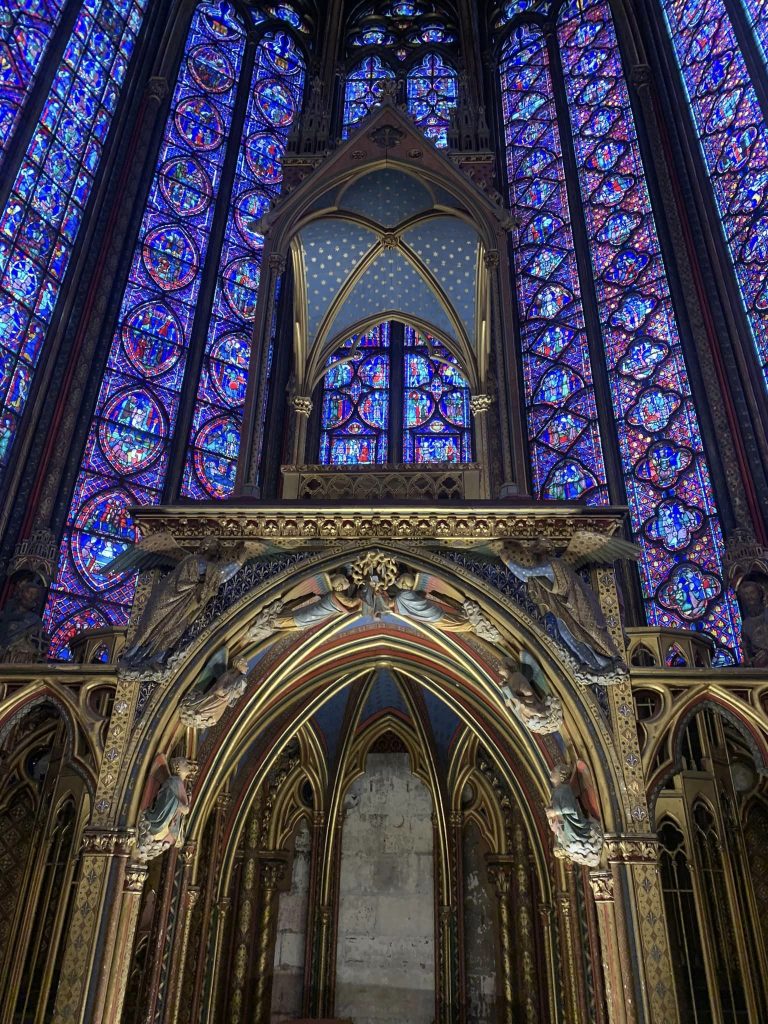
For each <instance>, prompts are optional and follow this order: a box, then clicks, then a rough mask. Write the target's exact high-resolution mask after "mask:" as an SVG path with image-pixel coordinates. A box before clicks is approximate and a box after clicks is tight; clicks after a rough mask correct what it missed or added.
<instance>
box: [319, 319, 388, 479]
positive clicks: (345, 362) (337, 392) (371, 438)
mask: <svg viewBox="0 0 768 1024" xmlns="http://www.w3.org/2000/svg"><path fill="white" fill-rule="evenodd" d="M389 342H390V328H389V324H388V323H383V324H379V326H378V327H375V328H373V329H372V330H370V331H368V332H367V333H365V334H360V335H353V336H352V337H351V338H350V339H349V340H348V341H347V342H346V343H345V344H344V346H343V347H342V348H340V349H338V350H337V351H336V352H335V353H334V354H333V355H332V356H331V357H330V359H329V360H328V366H329V369H328V370H327V371H326V374H325V377H324V378H323V399H322V402H323V405H322V410H321V424H320V430H321V433H320V462H321V463H323V464H324V465H331V466H342V465H367V464H380V463H384V462H386V461H387V453H388V437H387V433H388V430H389Z"/></svg>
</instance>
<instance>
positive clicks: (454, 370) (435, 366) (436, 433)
mask: <svg viewBox="0 0 768 1024" xmlns="http://www.w3.org/2000/svg"><path fill="white" fill-rule="evenodd" d="M403 370H404V373H403V386H404V400H403V462H406V463H412V462H419V463H426V462H471V461H472V435H471V427H470V411H469V387H468V385H467V380H466V378H465V377H464V375H463V374H462V373H461V371H460V370H459V369H458V367H457V365H456V360H455V359H454V358H453V356H451V355H450V354H449V353H448V351H447V350H446V349H445V348H444V347H443V346H442V345H441V344H440V343H439V342H437V341H436V340H435V339H434V338H430V337H428V336H426V335H424V334H422V333H421V332H420V331H416V330H415V329H414V328H413V327H409V326H406V328H405V344H404V347H403Z"/></svg>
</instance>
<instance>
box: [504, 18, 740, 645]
mask: <svg viewBox="0 0 768 1024" xmlns="http://www.w3.org/2000/svg"><path fill="white" fill-rule="evenodd" d="M507 7H508V8H509V9H510V10H511V11H513V14H512V21H511V24H512V26H513V28H512V31H511V33H510V34H509V36H508V37H507V40H508V41H507V42H506V44H505V47H504V48H503V50H502V63H501V88H502V97H503V110H504V117H505V129H506V142H507V173H508V187H509V193H510V199H511V200H513V201H514V202H515V203H516V205H517V206H518V208H519V209H520V211H521V217H520V223H519V225H518V228H517V232H518V242H519V244H518V246H517V247H516V248H517V250H518V251H517V252H516V254H515V260H516V266H515V270H516V285H517V293H518V306H519V313H520V317H519V319H520V323H521V325H522V326H521V335H522V338H521V340H522V349H523V361H524V372H525V389H526V401H527V406H528V432H529V443H530V449H531V462H532V467H533V478H534V487H535V489H536V493H537V496H538V497H542V498H553V497H561V498H562V497H567V498H570V499H571V500H573V499H574V498H577V497H581V498H582V500H584V501H586V502H595V503H602V502H604V501H606V500H608V488H607V486H606V477H605V469H604V463H603V458H602V451H601V443H600V436H599V433H600V431H599V430H598V427H597V422H598V421H597V418H596V415H595V414H596V411H597V408H598V401H597V395H596V387H595V383H594V381H595V380H597V379H599V378H600V376H601V375H602V376H603V377H604V379H605V382H606V385H607V392H606V398H604V399H603V400H602V401H603V402H604V403H608V402H609V404H610V408H605V407H603V408H602V409H601V415H600V421H601V422H602V425H603V426H602V432H603V437H602V444H603V446H604V445H606V444H611V445H612V446H615V447H616V448H617V449H618V455H619V458H620V461H621V469H622V476H623V481H624V493H622V494H611V499H612V500H614V501H626V502H627V504H628V505H629V508H630V515H631V521H632V529H633V533H634V535H635V538H636V540H637V542H638V543H639V544H640V546H641V549H642V556H641V563H640V579H641V588H642V592H643V597H644V600H645V607H646V615H647V617H648V620H649V622H651V623H653V624H654V625H664V626H667V627H673V628H680V627H689V628H693V629H701V630H706V631H707V632H708V633H710V635H712V636H713V638H714V639H715V641H716V642H717V644H718V646H719V648H720V651H721V655H720V656H721V658H722V659H725V660H728V659H729V658H731V657H733V656H734V654H733V652H735V651H736V650H737V649H738V644H739V627H738V612H737V610H736V606H735V602H734V600H733V598H732V596H731V595H730V594H729V592H728V591H727V589H726V586H725V583H724V578H723V571H722V560H723V539H722V533H721V529H720V524H719V520H718V515H717V510H716V507H715V502H714V495H713V490H712V484H711V479H710V475H709V469H708V466H707V462H706V457H705V454H704V451H703V445H702V440H701V434H700V430H699V425H698V422H697V416H696V411H695V408H694V404H693V401H692V398H691V391H690V385H689V382H688V375H687V370H686V367H685V362H684V359H683V353H682V346H681V343H680V336H679V330H678V326H677V323H676V319H675V312H674V310H673V307H672V299H671V295H670V290H669V285H668V283H667V277H666V270H665V267H664V262H663V259H662V254H661V248H660V244H659V240H658V236H657V233H656V227H655V222H654V217H653V212H652V208H651V201H650V196H649V193H648V188H647V185H646V182H645V175H644V169H643V163H642V156H641V153H640V148H639V142H638V138H637V134H636V130H635V125H634V119H633V114H632V109H631V106H630V101H629V93H628V90H627V85H626V82H625V78H624V73H623V68H622V65H621V57H620V54H619V50H618V42H617V39H616V34H615V30H614V27H613V23H612V20H611V14H610V8H609V5H608V3H607V2H605V0H567V2H565V3H563V4H560V5H558V4H555V6H554V8H552V7H551V5H544V4H542V3H536V4H533V3H530V4H528V5H527V6H522V5H521V4H519V3H518V4H508V5H507ZM555 12H556V14H557V22H556V23H557V34H556V39H555V38H553V39H552V40H551V41H550V42H549V43H545V41H544V36H543V34H542V32H543V24H542V25H537V24H536V23H535V21H531V20H530V16H531V15H532V14H534V13H543V14H549V13H555ZM518 13H525V14H526V22H525V23H522V24H519V25H517V24H516V23H515V21H514V17H515V15H516V14H518ZM566 160H569V161H572V166H573V167H574V169H575V176H573V177H571V179H570V180H567V179H566V174H565V170H564V168H565V166H566V164H565V161H566ZM573 219H575V220H576V221H577V222H578V228H579V230H578V232H576V231H574V232H573V234H572V223H573ZM577 234H578V240H576V241H574V236H575V235H577ZM573 253H575V256H576V259H575V260H574V257H573V255H572V254H573ZM580 254H581V257H582V260H581V261H579V260H578V257H579V255H580ZM582 261H586V262H588V265H589V268H590V269H589V272H588V271H587V269H586V266H585V263H584V262H582ZM587 310H590V311H591V313H589V314H588V313H587ZM590 334H591V339H590V336H589V335H590ZM601 364H602V365H601ZM608 431H610V432H611V433H612V435H613V436H612V437H610V438H609V437H608V433H607V432H608ZM553 480H554V484H555V486H554V487H553V486H552V482H553Z"/></svg>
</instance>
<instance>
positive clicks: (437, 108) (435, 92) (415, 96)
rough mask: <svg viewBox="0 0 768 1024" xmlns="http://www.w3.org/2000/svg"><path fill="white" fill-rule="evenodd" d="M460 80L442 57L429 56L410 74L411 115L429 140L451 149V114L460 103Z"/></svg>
mask: <svg viewBox="0 0 768 1024" xmlns="http://www.w3.org/2000/svg"><path fill="white" fill-rule="evenodd" d="M458 81H459V76H458V75H457V73H456V71H455V70H454V69H453V68H452V67H451V66H450V65H448V64H446V63H445V61H444V60H443V58H442V57H441V56H440V54H439V53H427V54H425V55H424V59H423V60H422V61H421V63H420V64H416V65H415V66H414V67H412V68H411V70H410V71H409V72H408V82H407V93H408V113H409V114H410V115H411V117H412V118H413V119H414V121H415V122H416V124H417V125H418V127H419V128H420V129H421V130H422V131H423V132H424V134H425V135H426V137H427V138H428V139H432V141H433V142H434V143H435V145H436V146H438V147H440V148H442V149H444V148H445V147H446V146H447V145H448V129H449V128H450V125H451V110H453V108H454V107H455V106H456V102H457V99H458Z"/></svg>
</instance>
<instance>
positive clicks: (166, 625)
mask: <svg viewBox="0 0 768 1024" xmlns="http://www.w3.org/2000/svg"><path fill="white" fill-rule="evenodd" d="M264 550H265V545H264V544H262V543H260V542H258V541H256V542H247V543H238V544H225V543H222V542H221V541H219V540H217V539H215V538H212V539H210V540H208V541H206V542H204V543H203V544H202V545H201V548H200V550H199V551H189V550H188V549H187V548H184V547H182V546H181V545H180V544H178V543H177V542H176V541H175V540H174V538H173V537H172V536H170V534H156V535H153V536H150V537H147V538H145V539H144V540H142V541H141V542H140V543H139V544H136V545H134V546H133V547H130V548H128V549H127V550H126V551H124V552H123V553H122V554H121V555H119V556H118V557H117V558H115V559H114V560H113V561H112V562H110V564H109V565H108V566H107V571H108V572H110V573H123V572H127V571H130V570H135V569H138V570H139V571H141V572H144V571H148V570H150V569H170V572H168V574H167V575H166V576H163V577H162V578H161V579H159V580H158V581H157V583H156V584H155V586H154V587H153V589H152V592H151V593H150V595H149V599H148V600H147V603H146V604H145V606H144V608H143V610H142V612H141V615H140V617H139V621H138V623H137V625H136V631H135V633H134V636H133V642H132V643H131V646H130V647H129V648H128V649H127V650H126V651H125V652H124V654H123V656H122V659H121V664H122V665H123V666H124V667H126V668H129V669H133V670H135V669H139V668H158V667H160V666H162V665H163V664H164V663H165V661H166V660H167V658H168V655H169V654H170V653H171V652H172V651H173V649H174V647H175V646H176V644H177V643H178V642H179V640H180V639H181V637H182V634H183V633H184V630H185V629H186V628H187V626H189V625H190V623H191V622H192V621H193V620H194V619H195V617H196V616H197V615H199V614H200V612H202V611H203V609H204V608H205V607H206V605H207V604H208V602H209V601H210V600H211V599H212V598H213V597H214V596H215V595H216V592H217V591H218V589H219V587H220V586H221V585H222V583H225V582H226V581H227V580H228V579H231V578H232V577H233V576H234V575H235V573H236V572H237V571H238V569H240V567H241V566H242V565H243V564H244V563H245V562H246V561H247V560H248V559H250V558H254V557H255V556H256V555H258V554H261V553H262V552H263V551H264Z"/></svg>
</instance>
